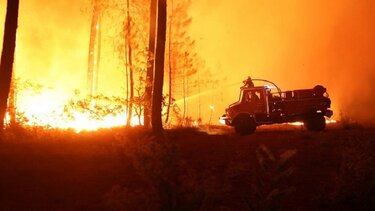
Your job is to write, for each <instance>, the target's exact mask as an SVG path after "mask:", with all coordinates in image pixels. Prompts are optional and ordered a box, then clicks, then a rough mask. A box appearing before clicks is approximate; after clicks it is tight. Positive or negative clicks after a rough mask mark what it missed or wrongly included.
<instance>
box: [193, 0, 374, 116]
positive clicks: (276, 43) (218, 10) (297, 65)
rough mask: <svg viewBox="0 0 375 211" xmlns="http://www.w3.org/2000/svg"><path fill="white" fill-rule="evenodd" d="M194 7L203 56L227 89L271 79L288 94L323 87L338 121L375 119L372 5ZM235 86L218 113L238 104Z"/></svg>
mask: <svg viewBox="0 0 375 211" xmlns="http://www.w3.org/2000/svg"><path fill="white" fill-rule="evenodd" d="M193 4H194V5H193V11H192V13H191V14H192V16H193V17H194V19H193V27H192V34H193V36H194V37H196V38H197V40H198V43H197V44H198V46H199V47H198V50H199V52H200V55H201V56H202V57H203V58H204V59H205V60H206V64H207V66H209V67H210V68H211V71H212V72H214V73H215V74H217V76H218V77H219V78H222V79H223V82H222V83H224V84H231V83H233V82H241V81H242V80H243V79H245V78H246V77H247V76H252V77H254V78H265V79H269V80H271V81H274V82H275V83H277V84H278V85H279V86H280V87H281V88H282V89H284V90H285V89H298V88H312V87H313V86H315V85H317V84H322V85H324V86H326V87H327V88H328V92H329V94H330V96H331V98H332V100H333V102H332V106H333V109H334V112H335V114H336V115H335V118H340V116H339V115H340V114H342V115H344V116H349V117H351V118H353V119H355V120H358V121H370V120H372V119H373V118H375V110H374V109H372V107H373V105H374V103H375V100H374V97H373V96H374V91H375V86H374V85H373V84H372V83H373V82H374V79H375V58H374V56H375V28H374V21H375V2H374V1H371V0H361V1H355V0H333V1H324V0H306V1H296V0H285V1H276V0H275V1H271V0H266V1H255V0H237V1H224V0H222V1H212V0H202V1H197V2H194V3H193ZM238 88H239V87H237V88H227V87H225V88H223V89H222V90H221V93H222V96H223V99H222V101H223V102H224V103H220V102H217V104H219V107H220V108H218V109H217V110H221V111H223V110H224V108H223V107H225V106H227V105H228V104H229V103H231V102H232V101H234V100H236V99H237V96H238V91H239V89H238ZM219 101H220V100H219ZM217 115H219V114H217Z"/></svg>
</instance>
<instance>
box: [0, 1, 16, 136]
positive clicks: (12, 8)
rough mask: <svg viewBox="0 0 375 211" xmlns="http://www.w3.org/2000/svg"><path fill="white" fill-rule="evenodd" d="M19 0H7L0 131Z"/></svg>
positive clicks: (0, 80)
mask: <svg viewBox="0 0 375 211" xmlns="http://www.w3.org/2000/svg"><path fill="white" fill-rule="evenodd" d="M18 7H19V0H7V13H6V17H5V26H4V38H3V52H2V54H1V64H0V131H2V130H3V128H4V118H5V113H6V108H7V102H8V96H9V91H10V85H11V80H12V72H13V62H14V51H15V48H16V35H17V26H18Z"/></svg>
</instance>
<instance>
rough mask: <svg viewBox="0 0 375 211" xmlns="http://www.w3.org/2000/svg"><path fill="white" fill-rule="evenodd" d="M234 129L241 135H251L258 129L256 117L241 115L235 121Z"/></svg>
mask: <svg viewBox="0 0 375 211" xmlns="http://www.w3.org/2000/svg"><path fill="white" fill-rule="evenodd" d="M233 126H234V129H235V131H236V132H237V133H239V134H240V135H249V134H252V133H254V131H255V129H256V123H255V121H254V118H251V117H250V116H249V115H239V116H237V117H236V118H235V119H234V121H233Z"/></svg>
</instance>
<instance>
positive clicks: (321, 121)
mask: <svg viewBox="0 0 375 211" xmlns="http://www.w3.org/2000/svg"><path fill="white" fill-rule="evenodd" d="M305 127H306V128H307V130H309V131H313V132H319V131H322V130H324V129H325V128H326V120H325V118H324V116H323V115H320V114H314V115H310V116H309V117H307V118H306V120H305Z"/></svg>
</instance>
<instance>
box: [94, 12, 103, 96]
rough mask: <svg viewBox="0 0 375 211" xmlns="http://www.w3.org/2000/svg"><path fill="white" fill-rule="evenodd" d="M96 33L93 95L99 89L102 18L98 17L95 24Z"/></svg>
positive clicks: (96, 93)
mask: <svg viewBox="0 0 375 211" xmlns="http://www.w3.org/2000/svg"><path fill="white" fill-rule="evenodd" d="M97 32H98V49H97V54H96V69H95V72H94V82H95V83H94V95H98V87H99V67H100V56H101V51H102V17H101V15H99V19H98V23H97Z"/></svg>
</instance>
